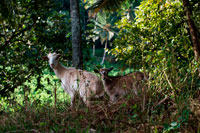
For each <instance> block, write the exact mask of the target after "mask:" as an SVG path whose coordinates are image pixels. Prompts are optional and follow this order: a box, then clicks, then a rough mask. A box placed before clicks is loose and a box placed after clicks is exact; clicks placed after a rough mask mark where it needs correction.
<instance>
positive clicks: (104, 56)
mask: <svg viewBox="0 0 200 133" xmlns="http://www.w3.org/2000/svg"><path fill="white" fill-rule="evenodd" d="M106 49H107V39H106V42H105V48H104V54H103V59H102V62H101V65H103V64H104V61H105V58H106Z"/></svg>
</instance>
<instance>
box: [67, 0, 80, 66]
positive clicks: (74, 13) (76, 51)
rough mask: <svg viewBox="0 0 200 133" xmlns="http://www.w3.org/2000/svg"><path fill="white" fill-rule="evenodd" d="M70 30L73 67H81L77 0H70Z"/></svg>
mask: <svg viewBox="0 0 200 133" xmlns="http://www.w3.org/2000/svg"><path fill="white" fill-rule="evenodd" d="M70 15H71V26H72V27H71V31H72V61H73V66H74V67H75V68H80V69H82V67H83V55H82V45H81V25H80V15H79V4H78V0H70Z"/></svg>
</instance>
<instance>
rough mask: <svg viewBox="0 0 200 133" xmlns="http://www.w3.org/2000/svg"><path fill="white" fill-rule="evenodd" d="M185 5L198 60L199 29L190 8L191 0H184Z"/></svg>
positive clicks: (199, 54) (199, 51) (199, 46)
mask: <svg viewBox="0 0 200 133" xmlns="http://www.w3.org/2000/svg"><path fill="white" fill-rule="evenodd" d="M183 7H184V11H185V14H186V17H187V23H188V26H189V30H190V35H191V39H192V43H193V49H194V55H195V58H196V60H197V61H198V60H199V56H200V42H199V38H198V30H197V28H196V26H195V24H194V21H193V20H192V18H191V16H192V11H191V9H190V4H189V0H183Z"/></svg>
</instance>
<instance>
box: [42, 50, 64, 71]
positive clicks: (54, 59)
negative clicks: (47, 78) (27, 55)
mask: <svg viewBox="0 0 200 133" xmlns="http://www.w3.org/2000/svg"><path fill="white" fill-rule="evenodd" d="M60 56H61V55H60V54H57V53H49V54H48V55H47V56H44V57H43V60H48V61H49V65H50V67H51V68H56V67H57V66H58V64H59V61H58V59H59V57H60Z"/></svg>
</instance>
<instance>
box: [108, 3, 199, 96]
mask: <svg viewBox="0 0 200 133" xmlns="http://www.w3.org/2000/svg"><path fill="white" fill-rule="evenodd" d="M150 5H151V6H150ZM135 12H136V19H135V22H131V21H129V20H128V19H127V18H126V17H123V18H122V19H121V21H119V22H118V23H117V25H118V28H120V29H121V30H120V32H119V34H118V35H119V36H118V39H116V40H115V42H114V45H115V47H114V48H113V49H112V50H110V52H111V53H112V54H113V55H114V56H115V57H116V59H117V60H121V61H124V62H125V63H126V64H129V65H130V66H132V67H133V68H135V69H143V70H148V72H150V76H151V77H152V78H153V79H154V81H152V86H154V87H153V88H154V89H159V90H160V92H162V93H163V94H166V93H168V95H170V94H172V93H173V94H174V91H177V90H179V91H180V90H182V89H186V88H187V87H191V86H192V87H193V84H195V85H197V84H196V83H197V82H198V81H197V80H195V81H193V80H191V79H192V76H195V75H196V74H197V67H198V65H197V63H196V62H195V61H194V54H193V48H192V45H191V41H190V38H189V33H188V30H187V24H186V22H185V18H184V12H183V7H182V3H181V2H180V1H162V2H160V1H143V2H141V5H140V6H139V7H138V10H136V11H135ZM195 82H196V83H195ZM160 87H161V88H162V89H161V88H160Z"/></svg>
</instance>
